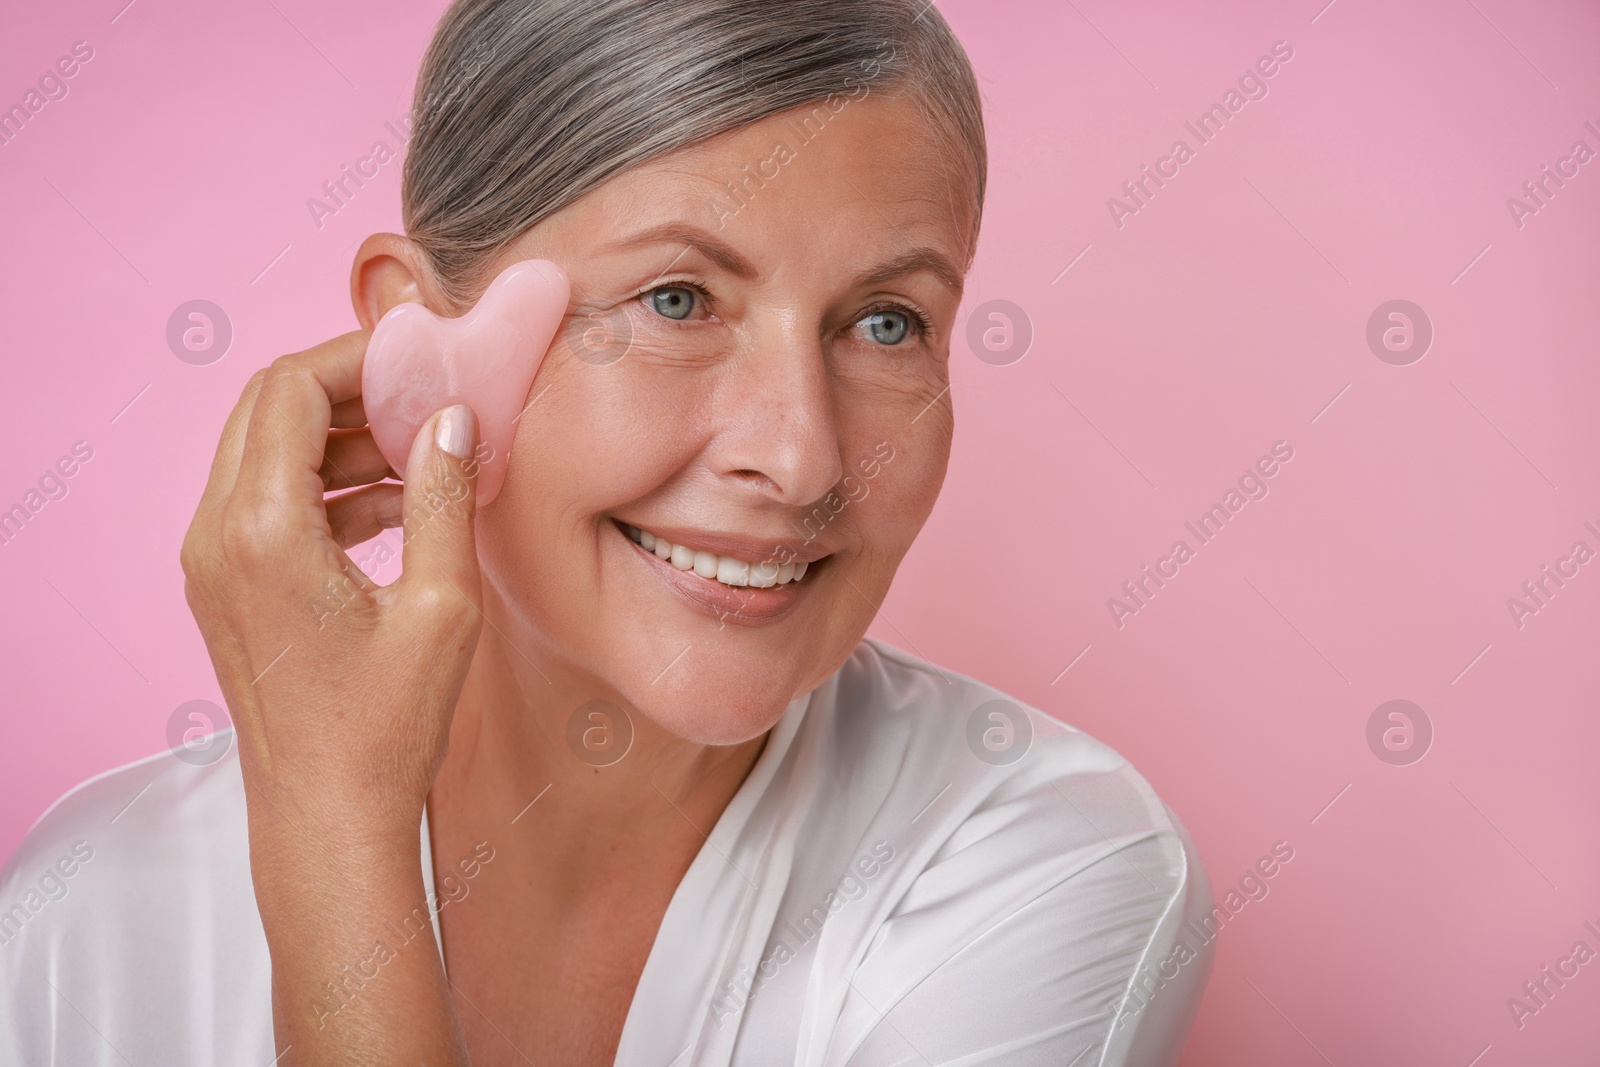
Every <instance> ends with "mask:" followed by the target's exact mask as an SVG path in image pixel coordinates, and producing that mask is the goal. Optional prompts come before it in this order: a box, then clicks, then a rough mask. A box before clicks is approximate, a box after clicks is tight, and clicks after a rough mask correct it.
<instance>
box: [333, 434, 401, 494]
mask: <svg viewBox="0 0 1600 1067" xmlns="http://www.w3.org/2000/svg"><path fill="white" fill-rule="evenodd" d="M317 473H318V474H319V475H321V477H322V486H323V488H324V489H325V490H326V491H328V492H330V493H331V492H334V491H335V490H339V489H349V488H350V487H351V486H355V485H370V484H371V483H373V482H381V481H383V479H385V478H398V477H399V475H398V474H396V473H395V472H394V471H393V469H391V468H390V466H389V461H388V460H386V459H384V458H383V453H382V452H380V451H378V443H377V442H376V441H374V440H373V439H372V431H371V430H366V429H362V430H333V431H330V432H329V434H328V440H327V443H326V444H325V445H324V446H323V449H322V467H321V469H319V470H318V471H317Z"/></svg>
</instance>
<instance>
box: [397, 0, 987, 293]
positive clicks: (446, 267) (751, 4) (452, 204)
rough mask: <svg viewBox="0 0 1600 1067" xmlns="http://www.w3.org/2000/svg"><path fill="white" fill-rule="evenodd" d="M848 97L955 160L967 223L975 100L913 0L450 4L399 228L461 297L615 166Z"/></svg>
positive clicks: (982, 159) (432, 63)
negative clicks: (884, 104) (964, 169)
mask: <svg viewBox="0 0 1600 1067" xmlns="http://www.w3.org/2000/svg"><path fill="white" fill-rule="evenodd" d="M862 86H865V87H867V91H871V92H873V93H877V92H880V91H895V92H903V93H905V94H907V95H908V96H909V97H910V98H911V99H913V100H915V101H916V102H917V103H918V104H919V105H920V106H921V107H922V109H923V112H924V114H926V115H927V116H928V118H929V120H930V123H931V125H932V126H933V128H934V129H936V130H937V131H939V132H940V133H941V134H943V136H944V137H945V138H946V141H947V144H948V146H949V148H950V150H952V151H953V152H955V153H958V154H959V155H958V156H957V158H960V155H965V156H967V157H968V158H970V160H971V163H972V169H971V182H970V188H971V195H973V196H975V197H976V202H975V204H974V205H973V226H974V228H975V227H976V226H977V220H978V217H979V215H980V213H981V211H982V206H983V190H984V183H985V178H986V174H987V167H988V154H987V149H986V147H985V142H984V130H983V111H982V104H981V101H980V98H979V94H978V86H977V82H976V80H975V79H974V77H973V72H972V66H971V64H970V63H969V62H968V60H967V55H966V52H965V51H964V50H963V49H962V47H961V44H960V42H958V41H957V40H956V38H955V35H954V34H953V33H952V32H951V31H950V27H949V25H948V24H947V23H946V22H945V21H944V19H943V18H942V17H941V16H940V14H939V11H938V9H937V8H935V7H934V6H933V4H932V3H931V2H929V0H456V2H455V3H453V4H451V6H450V8H449V9H448V10H447V11H446V12H445V14H444V17H443V18H442V19H441V20H440V22H439V25H438V27H437V29H436V30H435V31H434V36H433V40H432V41H431V43H430V44H429V46H428V50H427V54H426V55H425V56H424V58H423V62H422V69H421V71H420V73H419V75H418V78H417V85H416V90H415V96H414V100H413V107H412V126H411V137H410V142H409V148H408V152H407V156H406V161H405V170H404V175H403V178H402V185H401V201H402V210H403V219H404V222H405V228H406V233H407V234H408V235H409V236H410V237H411V238H412V239H414V240H415V241H416V242H417V243H418V244H419V245H420V246H421V247H422V248H423V250H424V251H425V253H426V254H427V256H428V257H429V259H430V261H431V263H432V265H433V267H434V269H435V271H436V273H437V274H438V277H439V279H440V285H441V287H442V289H443V290H444V293H445V295H446V296H447V297H448V298H450V299H451V300H453V301H455V302H456V303H458V304H462V303H469V302H470V301H471V299H472V298H473V297H474V296H475V295H476V294H477V293H479V292H481V290H482V287H483V286H484V285H486V284H487V282H488V280H489V279H487V278H482V277H481V276H480V275H481V274H482V273H483V271H484V269H485V268H486V267H487V265H488V261H489V260H490V258H491V257H492V256H493V255H494V253H495V252H497V251H498V250H499V249H500V248H502V247H504V246H505V245H506V244H507V243H509V242H510V241H513V240H515V239H516V238H517V237H518V236H520V235H521V234H522V233H523V232H524V231H526V230H527V229H528V228H529V227H531V226H533V225H535V224H536V223H538V222H539V221H541V220H542V219H544V218H546V217H547V216H549V215H551V214H553V213H555V212H557V211H559V210H561V209H562V208H563V207H566V206H567V205H568V204H570V203H572V202H573V201H574V200H577V199H578V198H579V197H581V196H583V195H584V194H585V193H587V192H589V191H590V190H592V189H594V188H595V187H596V186H598V185H601V184H602V183H604V182H605V181H606V180H608V179H610V178H612V177H614V176H616V175H617V174H619V173H621V172H622V171H625V170H627V169H628V168H630V167H633V166H636V165H638V164H640V163H644V162H646V161H649V160H652V159H656V158H658V157H661V156H664V155H667V154H669V153H671V152H674V151H676V150H678V149H681V148H686V147H688V146H689V145H692V144H694V143H696V142H698V141H702V140H704V139H706V138H708V137H713V136H716V135H717V134H721V133H725V132H727V131H729V130H732V129H735V128H736V127H739V126H743V125H745V124H747V123H750V122H755V121H757V120H760V119H763V118H766V117H768V116H770V115H774V114H776V113H778V112H781V111H786V110H788V109H790V108H795V107H799V106H800V105H802V104H815V103H816V102H818V101H822V100H827V99H829V98H831V97H839V96H856V95H858V94H860V93H861V92H863V89H862V88H861V87H862ZM972 236H974V237H975V236H976V232H975V229H974V233H973V234H972Z"/></svg>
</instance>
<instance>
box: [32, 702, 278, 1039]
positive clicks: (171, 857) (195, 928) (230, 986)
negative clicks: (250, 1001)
mask: <svg viewBox="0 0 1600 1067" xmlns="http://www.w3.org/2000/svg"><path fill="white" fill-rule="evenodd" d="M232 740H233V739H232V735H231V731H222V732H219V733H218V734H216V735H213V738H212V744H213V745H226V746H227V747H226V750H225V751H224V752H223V753H222V755H221V756H220V757H217V758H214V759H212V760H211V761H210V762H204V763H199V762H196V763H189V762H184V760H182V759H180V758H178V757H177V756H176V755H174V754H173V753H172V752H166V751H164V752H161V753H158V754H157V755H154V756H150V757H148V758H146V759H142V760H139V761H137V762H134V763H130V764H127V765H126V766H123V767H118V768H116V769H114V770H111V771H107V772H105V773H104V774H100V775H97V776H96V777H94V778H91V779H89V780H88V781H86V782H84V783H82V784H80V785H78V786H76V787H75V788H73V789H72V790H71V791H69V792H68V793H67V794H65V795H64V796H62V797H61V798H60V799H59V800H57V801H56V802H55V804H53V805H52V806H51V807H50V809H49V810H48V811H46V812H45V814H44V815H43V816H41V817H40V818H39V820H38V821H37V822H36V823H35V824H34V825H33V827H32V828H31V829H30V830H29V831H28V834H27V836H26V837H25V838H24V839H23V842H22V844H21V845H20V846H19V847H18V849H17V851H16V852H15V853H14V854H13V855H12V856H11V858H10V860H9V861H7V863H6V865H5V867H4V869H3V871H0V1034H4V1035H5V1037H4V1038H0V1063H10V1062H13V1061H12V1060H10V1059H7V1054H9V1055H11V1056H13V1057H20V1059H18V1061H17V1062H34V1058H33V1057H37V1056H44V1057H45V1058H46V1059H48V1057H49V1055H50V1054H51V1053H50V1051H49V1050H50V1049H55V1054H56V1055H58V1056H59V1055H61V1054H62V1050H63V1049H72V1050H77V1051H78V1053H79V1054H80V1057H81V1058H74V1057H72V1056H69V1057H68V1059H70V1060H71V1061H72V1062H82V1063H100V1062H102V1061H103V1060H105V1059H106V1057H108V1056H109V1057H110V1061H111V1062H117V1060H116V1057H115V1056H111V1053H110V1052H108V1051H107V1046H106V1044H105V1041H102V1040H101V1038H100V1037H97V1036H96V1030H99V1031H100V1032H101V1033H102V1035H103V1037H104V1038H105V1040H107V1041H109V1042H111V1044H112V1045H113V1046H114V1047H115V1050H116V1051H117V1052H118V1053H119V1054H121V1055H126V1056H133V1057H134V1058H135V1059H138V1054H139V1052H145V1053H146V1057H147V1058H148V1057H149V1056H150V1055H154V1056H155V1058H156V1059H158V1060H159V1059H161V1058H162V1056H165V1055H168V1053H169V1050H170V1044H171V1042H172V1041H173V1040H174V1038H176V1039H178V1040H179V1041H180V1043H182V1041H183V1038H184V1035H185V1034H188V1033H189V1027H190V1026H192V1024H193V1022H194V1020H195V1019H196V1018H204V1017H207V1016H214V1017H215V1018H218V1019H221V1018H224V1017H230V1018H232V1019H233V1021H235V1022H237V1023H239V1024H241V1026H243V1027H244V1028H245V1029H248V1026H244V1024H245V1023H246V1020H244V1019H242V1018H239V1017H237V1016H235V1015H234V1013H233V1011H232V1010H231V1009H230V1003H241V1004H242V1003H244V1002H245V1000H246V999H247V998H249V997H251V996H253V995H255V994H257V993H259V994H261V995H263V996H265V995H266V991H267V988H268V987H267V986H266V985H265V984H263V981H262V979H263V975H264V974H265V973H267V972H265V971H263V966H264V964H265V962H266V942H265V936H264V934H262V932H261V926H260V919H259V916H258V913H257V912H256V909H255V898H254V891H253V888H252V884H251V881H250V858H249V843H248V837H247V834H246V821H245V802H244V785H243V780H242V778H241V777H240V773H239V765H238V758H237V753H236V752H235V751H234V749H233V745H232ZM224 974H226V975H227V976H228V979H227V983H226V984H225V986H224V987H221V988H219V987H216V986H215V982H216V981H217V979H218V978H219V977H220V976H221V975H224ZM47 977H48V978H49V981H48V982H47V981H45V979H46V978H47ZM227 990H232V991H233V993H227ZM63 1002H64V1003H63ZM65 1005H70V1007H68V1006H65ZM84 1019H93V1020H94V1028H90V1027H87V1026H84V1025H80V1024H81V1023H82V1020H84ZM191 1036H192V1035H191ZM208 1036H209V1032H208ZM236 1036H238V1037H239V1038H240V1039H241V1040H244V1041H247V1042H248V1041H249V1040H250V1038H249V1037H247V1036H245V1035H236ZM6 1040H10V1041H12V1042H14V1045H13V1046H8V1045H7V1044H6ZM246 1047H249V1048H251V1049H252V1051H254V1047H255V1046H254V1045H247V1046H246ZM268 1047H270V1046H268ZM205 1051H206V1054H210V1053H211V1052H214V1051H216V1050H215V1049H209V1050H205ZM196 1054H197V1055H198V1054H200V1052H198V1051H197V1053H196ZM269 1058H270V1057H269Z"/></svg>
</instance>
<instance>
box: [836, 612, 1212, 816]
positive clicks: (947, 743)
mask: <svg viewBox="0 0 1600 1067" xmlns="http://www.w3.org/2000/svg"><path fill="white" fill-rule="evenodd" d="M835 684H836V688H835V690H834V692H833V693H832V694H831V695H832V698H833V699H832V702H831V703H832V707H831V711H832V716H831V718H832V722H831V723H830V726H831V728H832V730H833V731H834V732H835V734H836V744H835V746H834V749H833V755H834V758H835V760H836V761H838V763H839V764H841V765H842V766H843V768H844V769H845V773H856V774H860V773H861V770H862V768H861V767H860V766H852V765H861V764H868V763H872V762H874V761H884V760H888V759H892V760H894V762H895V763H896V764H897V765H898V766H899V767H900V768H901V770H902V772H904V771H911V772H913V773H911V774H906V773H902V774H900V775H899V776H898V777H899V779H900V781H899V783H898V784H899V785H901V786H902V788H913V781H912V780H913V779H916V780H918V781H916V782H915V785H917V786H920V785H922V784H923V780H925V781H927V782H933V779H935V778H937V779H939V781H938V782H935V783H933V784H934V785H935V786H936V787H943V786H945V785H948V786H949V787H950V793H953V794H957V795H955V796H950V795H948V794H947V796H946V797H944V798H941V800H940V803H939V804H938V805H937V806H936V807H935V808H934V809H932V811H931V812H930V813H937V812H938V811H939V810H941V809H944V808H946V807H947V805H946V803H945V801H949V802H950V804H949V805H948V807H950V808H952V809H961V808H962V807H963V801H965V802H966V806H967V811H966V816H967V817H968V818H970V817H971V816H972V815H974V814H976V813H977V812H979V811H993V810H997V809H1002V808H1006V807H1007V806H1008V805H1016V804H1020V805H1021V809H1030V810H1031V809H1034V808H1037V807H1039V806H1041V805H1043V806H1044V807H1047V808H1049V809H1051V810H1054V811H1057V812H1058V813H1059V810H1060V809H1066V810H1067V811H1071V812H1075V813H1077V814H1078V815H1079V816H1081V819H1082V820H1084V821H1089V822H1093V823H1095V825H1097V826H1098V827H1099V828H1100V829H1101V830H1103V831H1104V832H1105V834H1113V833H1120V834H1130V833H1131V834H1137V833H1140V832H1152V833H1173V834H1181V832H1182V827H1181V825H1180V824H1179V823H1178V821H1177V819H1176V817H1175V816H1174V815H1173V814H1172V812H1171V811H1170V809H1168V807H1167V806H1166V804H1165V803H1163V801H1162V800H1161V798H1160V797H1159V796H1158V795H1157V794H1156V792H1155V790H1154V789H1153V788H1152V787H1151V786H1150V783H1149V782H1148V781H1146V779H1145V778H1144V776H1143V775H1141V774H1140V773H1139V772H1138V770H1137V769H1135V767H1134V766H1133V764H1131V763H1130V762H1129V761H1128V760H1127V759H1125V758H1124V757H1123V756H1122V755H1121V754H1120V753H1118V752H1117V751H1115V750H1114V749H1113V748H1111V746H1109V745H1107V744H1105V743H1104V742H1102V741H1100V740H1098V739H1097V738H1095V737H1093V736H1091V735H1089V734H1087V733H1084V732H1083V731H1082V730H1079V729H1076V728H1075V727H1073V726H1071V725H1070V724H1068V723H1065V722H1062V721H1061V720H1059V719H1056V718H1054V717H1052V716H1050V715H1048V714H1046V713H1045V712H1043V711H1041V710H1040V709H1038V708H1036V707H1034V706H1032V705H1030V704H1028V703H1027V702H1025V701H1022V700H1019V699H1017V698H1016V697H1013V696H1011V695H1010V694H1008V693H1006V692H1004V691H1002V690H1000V689H997V688H995V687H994V686H991V685H988V684H985V683H983V682H980V681H978V680H976V679H974V678H970V677H968V676H966V675H963V674H959V673H957V672H955V671H950V670H946V669H944V668H941V667H938V666H935V665H934V664H932V663H929V662H927V661H926V660H923V659H920V658H918V657H916V656H913V655H911V654H909V653H907V652H904V651H902V650H900V649H898V648H895V647H893V646H891V645H888V644H886V643H884V642H881V641H877V640H875V639H871V638H868V639H866V640H864V641H862V642H861V644H860V646H858V648H857V649H856V651H855V653H854V654H853V655H852V656H851V657H850V659H849V660H848V661H847V662H846V663H845V665H844V666H843V667H842V668H841V669H840V670H839V672H838V674H837V676H836V683H835ZM925 799H928V800H932V799H933V798H932V795H931V794H930V795H929V796H927V797H926V798H925ZM1021 809H1019V810H1016V811H1014V813H1013V814H1014V815H1016V816H1019V817H1020V816H1021V815H1022V814H1023V811H1022V810H1021ZM1096 836H1100V835H1096Z"/></svg>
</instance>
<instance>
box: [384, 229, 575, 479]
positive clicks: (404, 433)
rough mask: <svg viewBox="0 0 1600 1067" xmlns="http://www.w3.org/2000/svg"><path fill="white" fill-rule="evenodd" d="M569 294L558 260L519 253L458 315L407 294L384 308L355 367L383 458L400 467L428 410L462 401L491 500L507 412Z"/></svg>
mask: <svg viewBox="0 0 1600 1067" xmlns="http://www.w3.org/2000/svg"><path fill="white" fill-rule="evenodd" d="M568 294H569V285H568V282H567V275H566V272H564V271H563V270H562V269H561V268H560V267H558V266H556V265H555V264H554V263H552V262H550V261H549V260H547V259H525V260H523V261H521V262H520V263H513V264H512V265H511V266H509V267H507V268H506V269H505V270H504V271H502V272H501V273H500V276H499V277H498V278H496V279H495V280H494V281H493V282H491V283H490V284H489V287H488V288H487V289H486V290H484V293H483V296H482V297H481V298H479V300H478V302H477V304H475V305H474V306H473V308H472V310H470V311H468V312H467V313H466V314H465V315H462V316H461V317H460V318H455V319H444V318H440V317H439V316H437V315H435V314H434V313H433V312H432V311H429V310H428V309H427V308H426V307H424V306H422V305H421V304H417V303H411V302H407V303H404V304H400V305H398V306H396V307H394V308H391V309H390V310H389V313H388V314H387V315H385V316H384V317H383V318H382V319H380V320H379V322H378V325H377V327H376V328H375V329H374V330H373V331H372V338H371V340H369V341H368V342H367V354H366V358H365V360H364V362H363V364H362V367H361V397H362V405H363V407H365V408H366V412H367V425H368V426H369V427H370V428H371V430H372V438H373V440H374V441H376V442H377V444H378V450H379V451H380V452H382V453H383V458H384V459H386V460H388V461H389V466H391V467H393V468H394V469H395V470H396V471H397V472H399V473H400V474H401V475H404V474H405V469H406V458H407V457H408V456H409V455H410V454H411V443H412V442H413V441H414V440H416V437H417V431H418V430H420V429H421V428H422V424H423V423H425V422H427V421H428V417H429V416H430V415H432V414H433V413H434V412H435V411H438V410H439V409H440V408H444V407H448V406H450V405H451V404H469V405H471V407H472V410H473V411H474V412H476V413H477V416H478V437H479V441H480V444H479V446H478V455H479V457H480V463H479V467H478V506H479V507H482V506H483V505H484V504H487V503H489V502H490V501H491V500H493V499H494V498H495V496H496V495H497V494H498V493H499V492H500V486H501V485H502V484H504V482H505V477H506V463H507V460H508V459H509V457H510V454H511V440H512V438H513V437H514V436H515V435H516V425H515V422H514V420H515V419H516V418H517V416H518V414H520V413H521V411H522V406H523V404H525V403H526V402H527V399H528V390H529V387H530V386H532V384H533V376H534V374H536V373H537V372H538V370H539V364H540V362H541V361H543V359H544V354H545V350H546V349H547V348H549V347H550V340H551V338H553V337H554V336H555V333H556V329H557V328H558V327H559V326H560V325H561V320H562V318H563V317H564V316H565V315H566V311H567V297H568ZM485 446H487V447H485Z"/></svg>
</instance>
